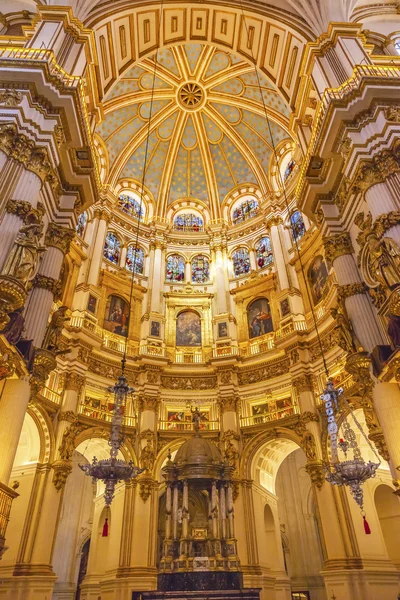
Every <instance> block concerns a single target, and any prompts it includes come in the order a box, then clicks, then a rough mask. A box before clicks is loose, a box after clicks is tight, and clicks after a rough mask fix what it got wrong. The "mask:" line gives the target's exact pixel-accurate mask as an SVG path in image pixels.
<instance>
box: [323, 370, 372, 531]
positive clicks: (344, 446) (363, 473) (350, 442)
mask: <svg viewBox="0 0 400 600" xmlns="http://www.w3.org/2000/svg"><path fill="white" fill-rule="evenodd" d="M342 394H343V389H342V388H338V389H337V390H336V389H335V386H334V383H333V381H332V379H328V381H327V384H326V388H325V390H324V393H323V394H322V395H321V396H320V398H321V400H323V402H324V404H325V410H326V416H327V420H328V434H329V439H330V448H331V461H330V462H329V463H327V464H326V465H325V469H326V480H327V481H329V483H331V484H332V485H338V486H343V485H344V486H347V487H348V489H349V491H350V493H351V495H352V496H353V498H354V500H355V501H356V502H357V504H358V506H359V507H360V509H361V511H362V514H363V510H364V493H363V488H362V485H363V483H365V482H366V481H367V480H368V479H371V478H372V477H375V475H376V471H377V469H378V468H379V466H380V464H381V463H380V460H379V458H378V455H377V454H376V452H375V450H374V448H373V447H372V444H371V442H370V441H369V439H368V437H367V436H366V435H365V434H364V431H363V429H362V426H361V425H360V423H359V422H358V421H357V419H356V418H355V416H354V415H353V413H352V417H353V420H354V421H355V423H356V425H357V427H358V428H359V430H360V431H361V434H362V435H363V436H364V438H365V439H366V441H367V442H368V445H369V447H370V448H371V450H372V451H373V452H374V454H375V456H376V457H377V458H378V462H377V463H374V462H371V461H369V462H368V463H366V462H365V460H364V459H363V458H362V455H361V451H360V448H359V446H358V444H357V437H356V434H355V432H354V431H353V429H352V428H351V427H350V424H349V422H348V421H347V419H346V418H345V419H344V421H343V423H342V431H343V438H340V439H339V441H338V433H339V432H338V424H337V421H336V415H337V414H338V410H339V397H340V396H341V395H342ZM343 400H344V397H343ZM344 402H346V401H345V400H344ZM338 447H339V448H340V449H341V450H342V451H343V453H344V455H345V458H346V460H343V461H341V460H339V453H338ZM350 450H352V453H353V458H348V457H347V455H348V453H349V451H350ZM363 518H364V522H365V524H366V521H365V514H363ZM366 525H367V524H366ZM367 527H368V526H366V531H367ZM368 530H369V527H368ZM367 532H369V531H367Z"/></svg>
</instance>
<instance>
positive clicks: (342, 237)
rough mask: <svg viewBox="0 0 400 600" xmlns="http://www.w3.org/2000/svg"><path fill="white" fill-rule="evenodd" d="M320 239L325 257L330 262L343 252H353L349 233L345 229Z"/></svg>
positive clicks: (343, 253)
mask: <svg viewBox="0 0 400 600" xmlns="http://www.w3.org/2000/svg"><path fill="white" fill-rule="evenodd" d="M322 241H323V244H324V248H325V258H326V260H329V261H331V262H333V261H334V260H335V259H336V258H339V257H340V256H344V255H345V254H353V253H354V248H353V244H352V241H351V238H350V234H349V233H347V231H344V232H343V233H338V234H336V235H331V236H329V237H324V238H323V240H322Z"/></svg>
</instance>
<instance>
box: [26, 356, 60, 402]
mask: <svg viewBox="0 0 400 600" xmlns="http://www.w3.org/2000/svg"><path fill="white" fill-rule="evenodd" d="M56 367H57V361H56V359H55V356H54V354H53V353H52V352H49V351H48V350H45V349H43V348H36V349H35V356H34V359H33V367H32V374H31V377H30V384H31V398H34V397H35V396H36V394H37V393H38V392H39V390H40V389H41V388H42V387H44V385H45V384H46V381H47V379H48V377H49V375H50V373H51V371H54V369H55V368H56Z"/></svg>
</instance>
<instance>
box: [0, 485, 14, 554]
mask: <svg viewBox="0 0 400 600" xmlns="http://www.w3.org/2000/svg"><path fill="white" fill-rule="evenodd" d="M17 496H18V494H17V492H14V490H12V489H11V488H9V487H7V486H6V485H4V484H3V483H0V557H1V555H2V550H3V548H4V540H5V536H6V530H7V525H8V522H9V520H10V512H11V505H12V501H13V500H14V498H16V497H17Z"/></svg>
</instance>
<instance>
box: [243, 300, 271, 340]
mask: <svg viewBox="0 0 400 600" xmlns="http://www.w3.org/2000/svg"><path fill="white" fill-rule="evenodd" d="M247 323H248V326H249V338H250V339H252V338H256V337H260V335H265V334H266V333H271V331H273V330H274V327H273V324H272V317H271V309H270V306H269V301H268V298H258V299H257V300H254V301H253V302H251V304H249V307H248V309H247Z"/></svg>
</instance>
